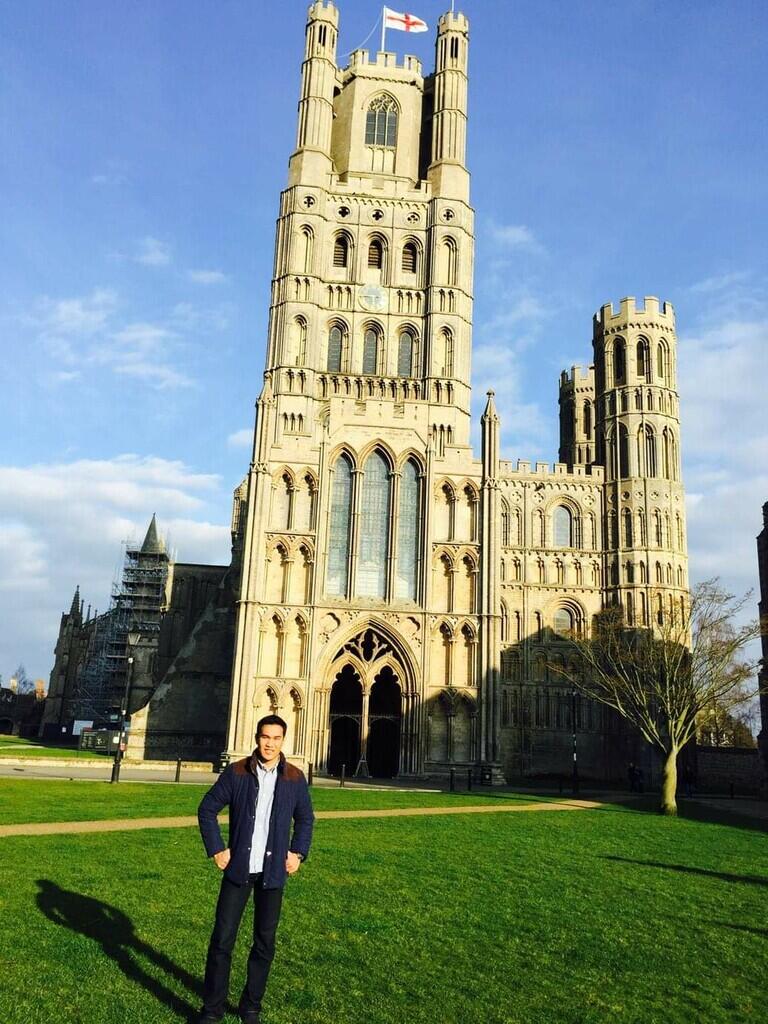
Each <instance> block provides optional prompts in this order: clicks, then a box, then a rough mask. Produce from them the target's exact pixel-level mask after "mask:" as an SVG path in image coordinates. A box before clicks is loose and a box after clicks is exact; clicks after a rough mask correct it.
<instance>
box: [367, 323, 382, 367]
mask: <svg viewBox="0 0 768 1024" xmlns="http://www.w3.org/2000/svg"><path fill="white" fill-rule="evenodd" d="M378 366H379V335H378V332H377V331H376V330H374V328H373V327H369V328H368V329H367V330H366V332H365V337H364V339H363V373H365V374H375V373H377V372H378Z"/></svg>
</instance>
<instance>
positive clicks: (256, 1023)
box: [240, 1010, 261, 1024]
mask: <svg viewBox="0 0 768 1024" xmlns="http://www.w3.org/2000/svg"><path fill="white" fill-rule="evenodd" d="M240 1020H241V1021H242V1022H243V1024H261V1011H259V1010H241V1011H240Z"/></svg>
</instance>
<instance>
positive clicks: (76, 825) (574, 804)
mask: <svg viewBox="0 0 768 1024" xmlns="http://www.w3.org/2000/svg"><path fill="white" fill-rule="evenodd" d="M609 806H610V804H605V803H600V802H598V801H596V800H579V801H575V800H574V801H569V800H563V801H547V802H546V803H543V802H542V803H530V804H501V805H489V804H474V805H464V806H463V807H389V808H386V809H383V810H378V811H373V810H368V811H316V812H315V818H317V819H318V820H320V821H323V820H325V819H331V818H413V817H423V816H424V815H436V814H504V813H505V812H508V811H589V810H594V809H596V808H600V807H609ZM225 817H226V816H225V815H222V819H221V820H224V819H225ZM193 825H197V818H196V817H192V816H190V815H185V816H184V817H178V818H124V819H120V820H117V821H114V820H112V821H109V820H107V821H41V822H35V823H31V824H26V825H23V824H22V825H0V839H2V838H5V837H7V836H48V835H61V834H63V833H66V834H69V833H72V832H132V831H136V830H138V829H144V828H190V827H191V826H193Z"/></svg>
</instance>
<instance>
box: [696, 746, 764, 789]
mask: <svg viewBox="0 0 768 1024" xmlns="http://www.w3.org/2000/svg"><path fill="white" fill-rule="evenodd" d="M731 784H733V787H734V792H735V793H736V794H737V795H742V796H743V795H744V794H756V793H759V792H760V789H761V786H762V785H763V770H762V766H761V762H760V755H759V753H758V750H757V747H700V746H697V747H696V789H697V790H698V792H700V793H728V792H730V787H731Z"/></svg>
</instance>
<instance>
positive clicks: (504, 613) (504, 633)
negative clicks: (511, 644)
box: [501, 601, 509, 643]
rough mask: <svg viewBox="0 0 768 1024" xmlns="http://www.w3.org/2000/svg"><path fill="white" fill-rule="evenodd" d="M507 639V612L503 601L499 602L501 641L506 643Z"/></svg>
mask: <svg viewBox="0 0 768 1024" xmlns="http://www.w3.org/2000/svg"><path fill="white" fill-rule="evenodd" d="M508 640H509V612H508V611H507V606H506V605H505V604H504V602H503V601H502V602H501V642H502V643H506V642H507V641H508Z"/></svg>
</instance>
